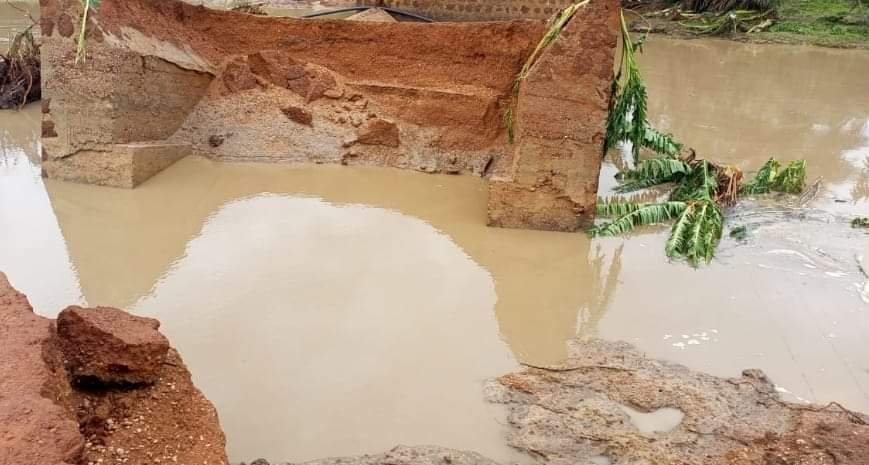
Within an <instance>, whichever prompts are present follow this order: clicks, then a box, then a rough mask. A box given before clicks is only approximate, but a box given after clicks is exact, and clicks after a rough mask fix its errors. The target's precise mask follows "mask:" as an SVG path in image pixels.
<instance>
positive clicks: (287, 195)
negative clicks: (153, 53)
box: [0, 39, 869, 462]
mask: <svg viewBox="0 0 869 465" xmlns="http://www.w3.org/2000/svg"><path fill="white" fill-rule="evenodd" d="M642 68H643V70H644V72H645V75H646V78H647V80H648V84H649V93H650V96H651V111H652V114H653V118H654V121H655V122H656V123H657V124H659V125H660V126H662V127H664V128H665V129H667V130H669V131H671V132H674V133H675V134H676V135H677V136H678V137H679V138H680V139H681V140H684V141H685V142H687V143H688V144H689V145H692V146H694V147H696V148H697V149H698V152H699V153H700V154H701V156H704V157H708V158H711V159H716V160H720V161H725V162H730V163H736V164H739V165H740V166H742V167H743V168H745V169H747V170H750V169H756V168H757V167H759V166H760V165H761V164H762V163H763V161H765V159H766V158H767V157H768V156H770V155H776V156H778V157H780V158H781V159H785V160H789V159H796V158H806V159H807V160H808V162H809V173H810V177H816V176H823V178H824V183H823V184H822V189H821V191H820V193H819V194H818V197H817V198H816V199H814V200H813V201H812V202H810V203H809V204H808V205H806V206H804V207H800V208H790V207H787V206H786V205H785V206H782V205H781V204H780V203H772V204H770V203H768V202H764V203H761V202H754V203H746V204H744V205H741V206H739V207H738V208H737V209H736V210H734V211H733V212H731V215H730V216H729V218H730V219H731V220H730V223H729V225H733V226H735V225H741V224H745V225H748V226H749V227H750V228H749V231H750V234H749V237H748V239H747V240H746V241H744V242H737V241H736V240H733V239H730V238H726V239H725V240H724V242H723V244H722V247H721V249H720V253H719V256H718V258H717V259H716V260H715V262H714V263H713V264H712V265H710V266H708V267H704V268H702V269H700V270H694V269H691V268H690V267H688V266H686V265H683V264H678V263H668V261H667V260H666V258H665V257H664V253H663V243H664V241H665V240H666V237H667V230H666V229H656V228H653V229H649V230H645V231H643V232H641V233H639V234H636V235H634V236H633V237H631V238H628V239H622V238H611V239H595V240H589V239H588V238H587V237H586V236H585V235H583V234H562V233H546V232H535V231H517V230H505V229H493V228H487V227H486V226H485V217H486V215H485V211H486V185H485V181H483V180H481V179H476V178H472V177H450V176H437V175H427V174H420V173H413V172H402V171H396V170H388V169H373V168H349V167H340V166H304V167H296V166H286V165H258V164H231V163H225V164H221V163H214V162H211V161H208V160H204V159H198V158H187V159H185V160H182V161H181V162H179V163H177V164H176V165H174V166H172V167H171V168H170V169H168V170H167V171H165V172H163V173H161V174H159V175H158V176H156V177H155V178H153V179H152V180H150V181H148V182H147V183H145V184H144V185H143V186H141V187H140V188H137V189H135V190H118V189H110V188H100V187H93V186H83V185H76V184H69V183H63V182H57V181H53V180H43V179H42V178H41V177H40V172H39V166H38V152H39V147H38V133H39V116H40V115H39V108H38V107H37V106H30V107H28V108H26V109H25V110H23V111H22V112H0V150H2V155H0V270H3V271H4V272H6V273H7V274H8V276H9V278H10V281H11V282H12V284H13V285H15V286H16V287H18V288H19V289H21V290H22V291H23V292H25V293H26V294H28V296H29V297H30V299H31V302H32V303H33V304H34V306H35V307H36V309H37V311H38V312H40V313H42V314H45V315H48V316H53V315H55V314H56V313H57V312H58V311H60V310H61V309H62V308H63V307H64V306H66V305H68V304H89V305H113V306H119V307H122V308H126V309H129V310H131V311H133V312H135V313H138V314H141V315H147V316H154V317H157V318H159V319H160V320H161V321H162V322H163V326H162V330H163V331H164V332H165V333H166V334H167V335H168V336H169V338H170V339H171V340H172V343H173V345H174V346H175V347H176V348H178V350H179V351H180V352H181V354H182V355H183V357H184V359H185V361H186V362H187V364H188V365H189V367H190V369H191V371H192V373H193V376H194V380H195V382H196V383H197V385H198V386H199V387H200V388H201V389H202V390H203V391H204V393H205V394H206V396H208V397H209V399H211V400H212V401H213V402H214V403H215V405H216V406H217V408H218V411H219V413H220V416H221V422H222V425H223V427H224V429H225V431H226V433H227V438H228V443H229V444H228V447H229V454H230V458H231V460H232V461H233V462H238V461H242V460H244V461H250V460H252V459H254V458H256V457H266V458H268V459H272V460H281V461H283V460H290V461H302V460H308V459H314V458H318V457H323V456H334V455H350V454H360V453H368V452H381V451H383V450H386V449H389V448H391V447H392V446H394V445H396V444H439V445H443V446H446V447H452V448H458V449H469V450H475V451H478V452H480V453H482V454H484V455H487V456H489V457H491V458H493V459H496V460H499V461H502V462H512V461H524V460H525V459H524V458H523V457H521V456H519V455H517V454H516V453H514V452H511V451H510V450H509V449H508V448H507V446H506V445H505V442H504V436H503V435H504V434H505V430H506V428H505V426H504V421H505V420H504V417H503V416H504V412H503V411H501V410H499V408H498V407H496V406H491V405H487V404H486V403H485V402H484V401H483V398H482V393H481V385H482V382H483V381H484V380H485V379H487V378H491V377H494V376H497V375H499V374H503V373H505V372H508V371H510V370H512V369H515V368H516V367H517V366H518V363H519V362H520V361H521V362H527V363H533V364H555V363H558V362H559V361H561V360H562V359H563V358H564V356H565V353H566V349H565V341H566V340H567V339H568V338H570V337H573V336H575V335H580V336H591V335H597V336H601V337H604V338H610V339H622V340H627V341H629V342H632V343H634V344H636V345H638V346H639V347H640V348H641V349H642V350H644V351H645V352H647V353H648V354H649V355H651V356H655V357H662V358H666V359H669V360H673V361H676V362H680V363H684V364H686V365H688V366H690V367H692V368H697V369H701V370H704V371H707V372H711V373H714V374H718V375H723V376H736V375H738V374H739V372H740V371H741V370H742V369H743V368H749V367H752V368H755V367H756V368H762V369H763V370H765V371H766V372H767V373H768V374H769V375H770V376H771V378H772V379H773V380H774V381H775V382H776V383H777V384H778V385H779V386H780V389H781V390H782V391H783V392H784V393H785V395H786V396H789V398H790V399H805V400H808V401H815V402H826V401H831V400H837V401H840V402H842V403H843V404H845V405H847V406H849V407H851V408H854V409H860V410H864V411H869V339H867V338H866V337H865V335H866V334H869V303H867V302H865V301H864V300H863V299H862V298H861V291H862V290H863V288H864V286H865V277H864V276H863V275H862V274H861V272H860V271H859V268H858V266H857V260H858V259H859V258H860V257H861V256H867V257H869V240H867V238H869V236H867V235H866V234H865V233H863V232H862V231H858V230H854V229H851V228H850V227H849V226H848V224H847V221H848V220H849V218H850V217H851V216H853V215H869V201H867V195H869V189H867V171H869V166H867V163H869V162H867V158H869V90H867V89H866V88H865V76H867V75H869V54H867V53H866V52H858V51H836V50H826V49H808V48H800V47H779V46H751V45H744V44H735V43H728V42H719V41H690V42H679V41H670V40H664V39H653V40H651V41H650V42H649V43H648V44H647V47H646V53H645V55H643V58H642ZM614 172H615V168H614V165H613V164H611V163H610V164H608V165H607V166H606V167H605V170H604V173H603V175H602V182H603V185H604V186H611V185H612V175H613V173H614ZM602 460H603V459H602Z"/></svg>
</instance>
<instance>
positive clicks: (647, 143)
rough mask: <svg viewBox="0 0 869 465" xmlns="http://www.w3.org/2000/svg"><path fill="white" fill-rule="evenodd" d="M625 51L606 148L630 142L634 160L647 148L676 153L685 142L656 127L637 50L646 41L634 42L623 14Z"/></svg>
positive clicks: (611, 108)
mask: <svg viewBox="0 0 869 465" xmlns="http://www.w3.org/2000/svg"><path fill="white" fill-rule="evenodd" d="M621 35H622V54H621V58H620V60H619V68H618V71H617V72H616V75H615V78H614V79H613V84H612V95H613V99H612V105H611V106H610V112H609V117H608V118H607V131H606V141H605V150H609V149H611V148H614V147H616V146H617V145H618V144H619V143H624V142H629V143H630V144H631V151H632V153H633V155H634V163H638V162H639V160H640V151H641V149H642V148H643V147H645V148H648V149H651V150H652V151H654V152H656V153H661V154H665V155H669V156H673V155H676V154H677V153H678V152H679V151H680V150H681V149H682V145H681V144H679V143H678V142H676V141H675V140H674V139H673V137H672V136H670V135H668V134H663V133H660V132H658V131H657V130H655V129H654V128H652V126H651V125H650V124H649V121H648V119H647V116H648V115H647V112H646V85H645V83H644V82H643V79H642V77H641V76H640V69H639V67H638V66H637V61H636V52H637V51H640V50H642V45H643V41H642V40H640V41H638V42H636V43H634V41H633V39H632V38H631V35H630V33H629V32H628V29H627V25H626V24H625V16H624V11H622V14H621Z"/></svg>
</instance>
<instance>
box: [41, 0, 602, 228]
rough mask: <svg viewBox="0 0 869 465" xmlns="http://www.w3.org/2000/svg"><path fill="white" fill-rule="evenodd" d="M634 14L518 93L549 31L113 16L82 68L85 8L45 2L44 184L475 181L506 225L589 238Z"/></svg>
mask: <svg viewBox="0 0 869 465" xmlns="http://www.w3.org/2000/svg"><path fill="white" fill-rule="evenodd" d="M546 8H548V9H549V10H553V9H554V7H552V6H547V7H546ZM618 8H619V5H618V2H617V1H616V0H595V1H592V2H588V3H587V4H585V6H584V7H583V8H581V9H580V10H578V11H577V12H576V14H575V15H574V16H573V18H572V19H571V21H570V22H569V24H568V25H566V26H565V27H564V28H563V30H562V31H561V32H560V34H559V35H558V38H557V39H555V40H554V41H553V42H552V43H551V44H550V45H549V46H548V47H546V48H545V50H544V51H543V52H541V53H538V54H536V55H533V56H534V60H533V66H530V67H529V68H528V69H527V70H526V71H527V72H523V76H524V79H521V80H518V81H517V75H519V73H520V72H522V70H523V66H525V65H526V63H529V59H530V58H531V57H532V54H533V52H534V50H535V48H536V47H537V45H538V44H539V43H540V40H541V38H542V37H543V36H544V35H545V34H547V31H548V28H549V25H548V24H547V23H546V22H545V21H543V20H523V19H519V18H518V17H517V18H514V19H512V20H509V21H499V22H474V23H452V22H449V23H411V22H367V21H344V20H301V19H292V18H275V17H262V16H254V15H247V14H242V13H238V12H232V11H217V10H211V9H208V8H204V7H196V6H192V5H188V4H185V3H181V2H179V1H177V0H123V1H122V0H105V1H104V2H102V3H101V6H100V8H99V11H98V12H97V13H96V14H94V15H91V16H88V21H89V22H88V23H87V29H86V36H88V37H89V41H88V47H87V59H86V61H83V60H77V53H76V38H77V37H79V35H80V32H81V31H80V30H78V31H77V30H76V29H77V28H80V27H81V26H80V24H81V23H82V21H81V20H79V18H81V17H82V11H81V4H80V2H79V1H78V0H43V1H42V32H43V47H42V53H43V62H44V70H43V74H44V86H45V97H46V105H45V115H44V120H43V140H44V143H43V165H42V168H43V172H44V173H45V176H47V177H49V178H55V179H63V180H67V181H76V182H83V183H89V184H100V185H109V186H115V187H127V188H132V187H135V186H137V185H139V184H141V183H142V182H144V181H145V180H147V179H148V178H150V177H151V176H153V175H154V174H155V173H157V172H159V171H161V170H163V169H164V168H166V167H167V166H169V165H171V164H172V163H174V162H175V161H176V160H178V159H180V158H182V157H184V156H185V155H187V154H190V153H192V154H197V155H202V156H206V157H210V158H212V159H216V160H245V161H281V162H295V163H298V162H309V163H336V164H345V165H348V164H367V165H376V166H388V167H397V168H408V169H415V170H419V171H425V172H439V173H451V174H458V173H468V174H473V175H478V176H487V177H489V179H490V180H491V183H490V202H489V208H488V218H489V223H490V224H492V225H496V226H505V227H519V228H533V229H554V230H565V231H575V230H578V229H580V228H581V227H583V226H585V225H587V224H588V223H589V222H590V221H591V219H592V217H593V211H594V204H595V201H596V194H597V184H598V175H599V172H600V163H601V159H602V157H603V139H604V133H605V129H606V119H607V114H608V108H609V100H610V93H611V83H612V69H613V60H614V53H615V48H616V39H617V35H618V11H619V10H618ZM517 14H518V13H517ZM520 16H521V15H520Z"/></svg>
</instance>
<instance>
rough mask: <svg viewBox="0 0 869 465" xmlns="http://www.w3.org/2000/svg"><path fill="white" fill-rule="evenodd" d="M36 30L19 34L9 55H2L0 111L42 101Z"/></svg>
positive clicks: (28, 30)
mask: <svg viewBox="0 0 869 465" xmlns="http://www.w3.org/2000/svg"><path fill="white" fill-rule="evenodd" d="M31 20H33V18H31ZM32 29H33V25H31V26H30V27H28V28H27V29H25V30H24V31H22V32H20V33H18V34H16V35H15V36H14V37H13V39H12V42H11V43H10V46H9V52H7V53H6V54H0V109H4V110H5V109H10V108H19V107H21V106H22V105H24V104H26V103H29V102H34V101H36V100H39V99H40V98H41V97H42V86H41V81H40V62H41V60H40V55H39V45H37V44H36V41H35V40H34V39H33V32H32Z"/></svg>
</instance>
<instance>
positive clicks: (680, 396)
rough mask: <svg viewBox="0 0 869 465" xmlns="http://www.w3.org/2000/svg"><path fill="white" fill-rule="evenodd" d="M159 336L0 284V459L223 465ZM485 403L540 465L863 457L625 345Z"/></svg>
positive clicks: (395, 453)
mask: <svg viewBox="0 0 869 465" xmlns="http://www.w3.org/2000/svg"><path fill="white" fill-rule="evenodd" d="M158 328H159V322H157V321H156V320H153V319H148V318H141V317H136V316H132V315H130V314H127V313H125V312H123V311H121V310H117V309H111V308H95V309H85V308H80V307H75V306H73V307H68V308H67V309H65V310H64V311H62V312H61V313H60V315H59V316H58V318H57V320H51V319H49V318H44V317H41V316H38V315H36V314H35V313H34V312H33V308H32V307H31V306H30V304H29V302H28V301H27V298H26V297H25V296H24V295H23V294H21V293H19V292H18V291H16V290H15V289H13V288H12V287H11V285H10V284H9V282H8V281H7V280H6V277H5V275H3V274H0V338H2V341H3V344H2V346H0V362H2V363H0V420H2V421H0V464H4V465H5V464H16V465H28V464H40V465H45V464H56V465H61V464H66V465H79V464H90V463H103V464H113V463H117V464H122V463H130V464H159V463H181V464H200V463H201V464H205V465H207V464H225V463H227V459H226V454H225V441H224V435H223V432H222V431H221V430H220V427H219V424H218V418H217V413H216V412H215V410H214V408H213V406H212V405H211V404H210V403H209V402H208V400H207V399H205V398H204V397H203V395H202V394H201V393H200V392H199V391H198V390H197V389H196V388H195V387H194V386H193V384H192V382H191V378H190V374H189V372H188V371H187V369H186V368H185V366H184V364H183V362H182V360H181V357H180V356H179V355H178V353H177V352H176V351H175V350H174V349H171V348H170V346H169V342H168V341H167V340H166V338H165V337H163V336H162V335H161V334H160V333H159V331H158ZM481 395H485V396H486V397H487V399H488V400H489V401H491V402H495V403H501V404H505V405H506V406H507V407H508V408H509V412H510V416H509V424H510V428H511V432H510V434H509V437H508V438H507V440H508V442H509V444H510V445H511V446H513V447H515V448H517V449H519V450H521V451H524V452H526V453H528V454H529V455H530V456H531V457H533V459H534V460H535V461H536V462H538V463H551V464H580V465H587V464H599V463H612V464H616V465H618V464H650V465H664V464H666V465H672V464H686V465H695V464H697V465H699V464H704V465H707V464H708V465H719V464H720V465H725V464H727V465H833V464H844V465H865V464H866V463H869V462H867V461H869V417H867V416H866V415H863V414H859V413H856V412H851V411H849V410H846V409H844V408H843V407H841V406H840V405H838V404H830V405H827V406H812V405H808V404H793V403H789V402H785V401H782V400H781V399H780V398H779V396H778V393H777V391H776V389H775V386H774V385H773V384H772V382H771V381H770V380H769V379H767V378H766V376H765V375H764V374H763V373H762V372H760V371H758V370H746V371H745V372H744V373H743V375H742V377H740V378H736V379H723V378H717V377H714V376H710V375H706V374H702V373H697V372H693V371H690V370H688V369H687V368H685V367H683V366H681V365H676V364H671V363H666V362H661V361H656V360H650V359H648V358H646V357H644V356H643V355H642V354H640V353H639V352H638V351H637V350H635V349H634V348H632V347H631V346H629V345H627V344H624V343H616V342H606V341H601V340H583V341H574V342H573V343H572V345H571V353H570V357H569V360H568V362H566V363H565V364H564V365H561V366H557V367H545V368H544V367H539V368H538V367H527V368H526V369H524V370H522V371H520V372H517V373H512V374H508V375H505V376H502V377H500V378H499V379H497V380H492V381H490V382H489V383H488V384H487V385H486V387H485V392H484V393H481ZM254 463H258V464H259V465H263V464H266V463H267V462H265V461H264V460H258V461H256V462H254ZM337 463H342V464H351V465H373V464H391V465H405V464H407V465H409V464H425V465H435V464H460V465H490V464H494V463H495V462H493V461H491V460H489V459H487V458H485V457H483V456H481V455H479V454H477V453H474V452H461V451H455V450H450V449H445V448H440V447H436V446H417V447H405V446H398V447H396V448H395V449H393V450H391V451H389V452H386V453H383V454H380V455H365V456H360V457H351V458H341V459H322V460H317V461H314V462H310V464H312V465H313V464H316V465H332V464H337Z"/></svg>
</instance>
